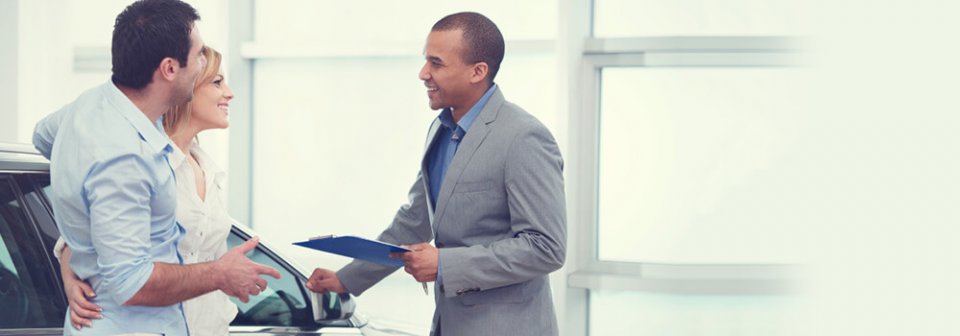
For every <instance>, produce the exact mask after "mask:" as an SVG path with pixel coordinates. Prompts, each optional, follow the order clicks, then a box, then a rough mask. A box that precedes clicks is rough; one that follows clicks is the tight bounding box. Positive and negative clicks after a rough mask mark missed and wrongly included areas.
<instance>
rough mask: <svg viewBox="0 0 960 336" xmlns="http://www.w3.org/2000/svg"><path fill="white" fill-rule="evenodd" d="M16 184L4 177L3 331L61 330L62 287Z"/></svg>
mask: <svg viewBox="0 0 960 336" xmlns="http://www.w3.org/2000/svg"><path fill="white" fill-rule="evenodd" d="M12 182H13V181H12V178H10V177H8V176H2V175H0V302H2V306H3V313H2V314H0V328H40V327H46V328H56V327H61V326H63V319H64V316H65V315H64V314H65V312H66V307H65V304H64V300H63V297H62V296H61V295H60V293H61V292H62V291H61V289H60V283H59V282H58V281H57V280H56V277H55V275H54V268H53V267H51V260H50V259H49V257H48V256H47V254H45V253H44V251H43V245H42V244H41V243H40V241H39V240H38V239H37V237H36V236H35V235H34V232H35V229H33V228H32V225H33V224H32V223H31V222H30V221H28V220H27V216H26V213H25V212H24V208H23V204H21V203H20V201H19V200H18V198H17V191H16V189H15V188H14V184H13V183H12Z"/></svg>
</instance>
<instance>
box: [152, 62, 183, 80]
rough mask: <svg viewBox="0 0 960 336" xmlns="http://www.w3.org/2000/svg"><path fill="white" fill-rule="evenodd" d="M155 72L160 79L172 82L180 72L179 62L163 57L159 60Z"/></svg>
mask: <svg viewBox="0 0 960 336" xmlns="http://www.w3.org/2000/svg"><path fill="white" fill-rule="evenodd" d="M157 72H159V74H160V78H163V79H165V80H168V81H173V80H174V79H176V77H177V74H178V73H179V72H180V62H178V61H177V60H175V59H173V58H170V57H164V58H163V59H162V60H160V66H158V67H157Z"/></svg>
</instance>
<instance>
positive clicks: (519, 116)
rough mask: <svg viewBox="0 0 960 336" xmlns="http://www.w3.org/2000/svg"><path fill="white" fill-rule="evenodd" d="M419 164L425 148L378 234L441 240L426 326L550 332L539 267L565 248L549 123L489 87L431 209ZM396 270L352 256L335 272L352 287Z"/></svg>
mask: <svg viewBox="0 0 960 336" xmlns="http://www.w3.org/2000/svg"><path fill="white" fill-rule="evenodd" d="M439 124H440V123H439V120H435V121H434V123H433V125H431V127H430V133H429V136H428V137H427V151H426V152H429V149H430V148H431V147H432V146H434V143H435V142H436V140H437V139H435V134H436V130H437V128H438V127H439ZM427 164H428V163H427V162H426V155H425V156H424V162H422V164H421V169H420V173H419V174H418V176H417V180H416V182H414V184H413V186H412V187H411V188H410V191H409V203H408V204H406V205H404V206H402V207H401V208H400V209H399V210H398V211H397V214H396V216H395V217H394V219H393V222H392V223H391V224H390V226H389V227H388V228H387V229H386V230H384V231H383V233H381V234H380V236H379V238H378V239H380V240H382V241H385V242H390V243H395V244H413V243H421V242H427V241H430V240H434V245H435V246H436V247H437V248H439V249H440V266H441V270H440V272H441V273H442V283H440V284H437V285H436V286H434V293H435V297H436V305H437V306H436V311H435V312H434V317H433V332H432V334H433V335H436V334H438V330H440V331H442V333H443V334H444V335H455V336H459V335H556V334H558V330H557V319H556V313H555V311H554V307H553V299H552V297H551V294H550V283H549V279H548V277H547V275H548V274H549V273H550V272H553V271H555V270H557V269H559V268H560V267H561V266H563V262H564V259H565V257H566V238H567V236H566V210H565V199H564V189H563V159H562V158H561V157H560V150H559V148H558V147H557V143H556V140H554V138H553V136H552V135H551V134H550V131H548V130H547V129H546V127H544V126H543V124H541V123H540V121H538V120H537V119H536V118H534V117H533V116H531V115H530V114H528V113H527V112H526V111H524V110H523V109H521V108H520V107H518V106H516V105H514V104H512V103H510V102H507V101H506V100H505V99H504V98H503V94H502V93H501V92H500V89H499V88H497V89H496V90H495V92H494V93H493V95H492V96H491V97H490V100H489V101H487V104H486V106H485V107H484V108H483V110H481V111H480V114H479V115H478V116H477V119H476V120H475V121H474V122H473V124H472V125H471V126H470V129H469V130H468V131H467V134H466V136H465V137H464V138H463V140H462V142H461V143H460V146H459V148H458V149H457V153H456V155H454V157H453V161H452V162H451V163H450V166H449V167H448V168H447V174H446V176H445V177H444V180H443V185H442V187H441V189H440V194H439V195H438V197H437V205H436V209H433V208H432V207H431V206H430V202H429V192H430V188H429V186H428V183H429V181H430V179H429V176H427V174H428V170H427V168H426V167H427ZM396 270H397V268H394V267H387V266H381V265H377V264H372V263H367V262H363V261H354V262H352V263H350V264H348V265H347V266H344V267H343V268H342V269H340V270H339V271H338V272H337V275H338V277H339V278H340V280H341V282H342V283H343V285H344V286H345V287H346V288H347V289H348V290H349V291H350V293H352V294H354V295H360V294H361V293H363V292H364V291H366V290H367V289H368V288H370V287H371V286H373V285H374V284H375V283H377V282H378V281H380V280H381V279H383V278H384V277H386V276H387V275H389V274H390V273H392V272H394V271H396Z"/></svg>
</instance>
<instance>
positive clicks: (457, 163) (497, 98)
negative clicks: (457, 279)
mask: <svg viewBox="0 0 960 336" xmlns="http://www.w3.org/2000/svg"><path fill="white" fill-rule="evenodd" d="M503 103H504V99H503V94H502V93H500V88H497V89H496V91H494V93H493V95H491V96H490V100H488V101H487V105H485V106H484V107H483V110H480V115H478V116H477V119H476V120H475V121H474V122H473V125H470V129H469V130H467V135H466V136H465V137H464V138H463V142H462V143H460V146H459V147H457V153H456V154H454V155H453V161H452V162H450V166H449V167H447V175H446V176H444V177H443V185H442V186H441V187H440V195H438V196H437V209H436V211H435V215H434V217H433V218H434V219H435V220H434V221H433V223H434V224H433V232H434V233H436V232H437V224H436V223H437V222H439V220H440V219H441V218H443V213H444V211H445V210H446V208H447V200H449V199H450V195H451V194H453V190H454V187H455V186H456V184H457V182H458V181H460V176H461V175H462V174H463V170H464V169H465V168H466V167H467V164H469V163H470V160H471V159H473V156H474V154H475V153H476V152H477V149H479V148H480V145H481V144H482V143H483V140H484V139H486V138H487V134H490V123H492V122H494V121H495V120H496V119H497V113H499V111H500V107H501V106H503Z"/></svg>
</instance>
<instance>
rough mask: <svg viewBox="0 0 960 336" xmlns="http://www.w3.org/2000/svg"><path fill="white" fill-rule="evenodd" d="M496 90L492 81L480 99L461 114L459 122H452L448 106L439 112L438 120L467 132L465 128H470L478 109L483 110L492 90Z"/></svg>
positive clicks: (451, 113) (478, 112)
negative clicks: (465, 112)
mask: <svg viewBox="0 0 960 336" xmlns="http://www.w3.org/2000/svg"><path fill="white" fill-rule="evenodd" d="M496 90H497V84H496V83H494V84H493V85H491V86H490V88H489V89H487V92H486V93H484V94H483V96H482V97H480V100H477V103H476V104H473V107H471V108H470V110H469V111H467V114H465V115H463V118H460V122H459V123H456V124H454V122H453V111H451V110H450V108H449V107H448V108H445V109H443V111H442V112H440V122H441V123H442V124H443V125H444V126H447V127H448V128H450V129H456V128H457V126H460V128H461V129H463V133H467V130H469V129H470V125H472V124H473V121H474V120H475V119H477V115H479V114H480V111H483V108H484V107H485V106H486V105H487V101H489V100H490V96H493V92H494V91H496Z"/></svg>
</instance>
